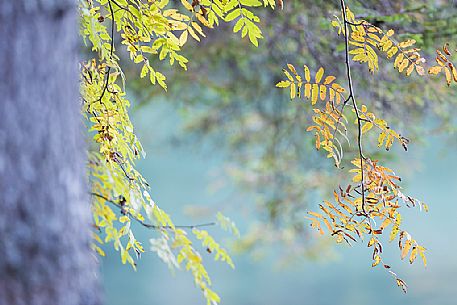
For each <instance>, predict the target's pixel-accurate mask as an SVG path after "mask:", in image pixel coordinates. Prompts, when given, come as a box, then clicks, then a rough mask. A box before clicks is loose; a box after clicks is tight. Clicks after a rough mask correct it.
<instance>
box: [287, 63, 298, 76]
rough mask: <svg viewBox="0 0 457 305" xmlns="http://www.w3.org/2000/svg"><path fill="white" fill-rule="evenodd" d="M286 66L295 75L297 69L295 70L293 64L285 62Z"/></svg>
mask: <svg viewBox="0 0 457 305" xmlns="http://www.w3.org/2000/svg"><path fill="white" fill-rule="evenodd" d="M287 67H288V68H289V70H290V71H291V72H292V73H293V74H295V75H297V70H295V67H294V66H293V65H291V64H287Z"/></svg>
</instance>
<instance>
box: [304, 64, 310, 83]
mask: <svg viewBox="0 0 457 305" xmlns="http://www.w3.org/2000/svg"><path fill="white" fill-rule="evenodd" d="M303 69H304V71H305V80H306V82H308V83H309V82H310V81H311V74H310V72H309V68H308V66H307V65H303Z"/></svg>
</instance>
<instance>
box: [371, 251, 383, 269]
mask: <svg viewBox="0 0 457 305" xmlns="http://www.w3.org/2000/svg"><path fill="white" fill-rule="evenodd" d="M380 262H381V256H379V255H378V254H376V255H375V256H374V259H373V264H371V267H376V266H377V265H379V263H380Z"/></svg>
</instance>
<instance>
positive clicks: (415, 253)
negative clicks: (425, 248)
mask: <svg viewBox="0 0 457 305" xmlns="http://www.w3.org/2000/svg"><path fill="white" fill-rule="evenodd" d="M416 256H417V247H413V249H412V250H411V255H410V256H409V263H410V264H412V263H413V262H414V260H415V259H416Z"/></svg>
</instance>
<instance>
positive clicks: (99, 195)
mask: <svg viewBox="0 0 457 305" xmlns="http://www.w3.org/2000/svg"><path fill="white" fill-rule="evenodd" d="M90 195H92V196H95V197H98V198H101V199H103V200H105V201H106V202H109V203H111V204H112V205H114V206H115V207H117V208H119V209H120V210H121V213H123V214H126V215H129V216H131V217H132V218H133V219H134V220H135V221H136V222H138V223H139V224H141V225H142V226H144V227H146V228H148V229H154V230H162V229H165V230H172V229H173V228H180V229H194V228H199V227H208V226H214V225H215V224H216V223H215V222H208V223H200V224H196V225H179V226H174V227H172V226H157V225H153V224H149V223H146V222H144V221H143V220H141V219H139V218H137V217H135V216H134V215H132V214H131V213H129V212H128V211H126V210H125V209H124V208H125V207H124V204H122V200H120V201H119V202H117V201H114V200H111V199H109V198H107V197H105V196H103V195H101V194H97V193H93V192H91V193H90Z"/></svg>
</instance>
